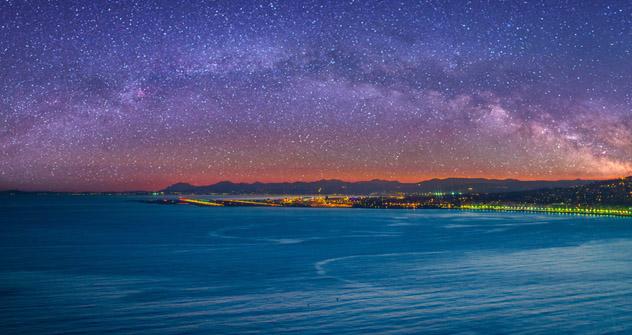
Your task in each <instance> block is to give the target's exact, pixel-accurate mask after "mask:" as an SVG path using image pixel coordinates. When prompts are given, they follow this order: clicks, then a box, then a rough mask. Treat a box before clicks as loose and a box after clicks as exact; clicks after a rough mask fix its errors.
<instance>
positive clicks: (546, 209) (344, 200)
mask: <svg viewBox="0 0 632 335" xmlns="http://www.w3.org/2000/svg"><path fill="white" fill-rule="evenodd" d="M393 199H396V198H392V199H382V200H383V201H381V202H379V203H372V202H363V200H364V198H358V199H350V198H348V197H341V198H334V199H325V200H323V199H317V200H314V199H309V200H305V199H302V200H296V199H292V200H288V199H280V200H270V199H264V200H259V199H256V200H255V199H239V200H236V199H230V200H228V199H222V200H219V199H217V200H207V199H191V198H178V199H162V200H155V201H146V202H147V203H154V204H165V205H178V204H184V205H194V206H202V207H285V208H347V209H349V208H365V209H414V210H416V209H453V210H461V211H488V212H523V213H547V214H570V215H589V216H617V217H632V208H627V209H626V208H606V207H560V206H557V207H556V206H542V205H540V206H536V205H527V204H523V205H487V204H454V203H438V204H433V205H428V204H419V203H410V202H393V201H392V200H393Z"/></svg>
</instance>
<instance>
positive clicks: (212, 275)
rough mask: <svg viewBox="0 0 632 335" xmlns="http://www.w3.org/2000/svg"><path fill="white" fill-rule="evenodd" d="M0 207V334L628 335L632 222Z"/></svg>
mask: <svg viewBox="0 0 632 335" xmlns="http://www.w3.org/2000/svg"><path fill="white" fill-rule="evenodd" d="M146 199H147V198H146V197H142V196H70V195H68V196H60V195H40V196H34V195H33V196H31V195H15V196H2V197H1V198H0V333H2V334H616V333H620V334H627V333H632V218H623V217H600V216H573V215H561V214H534V213H502V212H468V211H458V210H431V209H418V210H398V209H390V210H388V209H387V210H381V209H316V208H262V207H223V208H219V207H196V206H192V205H157V204H149V203H143V202H141V201H140V200H146Z"/></svg>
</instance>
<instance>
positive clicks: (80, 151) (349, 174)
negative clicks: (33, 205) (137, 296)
mask: <svg viewBox="0 0 632 335" xmlns="http://www.w3.org/2000/svg"><path fill="white" fill-rule="evenodd" d="M627 174H632V2H630V1H619V2H606V1H577V2H576V3H574V2H573V1H570V2H556V1H542V2H539V1H524V2H522V1H520V2H519V1H511V2H502V3H501V2H465V1H453V2H447V1H436V2H423V3H417V2H413V1H410V2H401V3H400V2H396V1H384V2H376V1H344V2H343V1H330V2H329V1H271V2H269V1H265V2H254V1H248V2H240V1H217V2H213V1H208V2H197V1H186V2H181V3H176V1H158V2H153V1H120V2H114V1H111V2H106V1H94V2H93V1H58V2H55V1H28V2H27V1H24V2H23V1H12V0H10V1H6V0H3V1H2V3H1V4H0V189H6V188H19V189H25V190H132V189H159V188H162V187H164V186H166V185H168V184H171V183H174V182H179V181H182V182H190V183H194V184H209V183H214V182H217V181H220V180H232V181H239V182H252V181H294V180H318V179H322V178H337V179H343V180H351V181H354V180H367V179H373V178H379V179H392V180H401V181H420V180H424V179H429V178H434V177H439V178H442V177H488V178H518V179H560V178H600V179H603V178H610V177H619V176H623V175H627Z"/></svg>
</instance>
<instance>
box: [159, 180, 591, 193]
mask: <svg viewBox="0 0 632 335" xmlns="http://www.w3.org/2000/svg"><path fill="white" fill-rule="evenodd" d="M594 182H595V181H594V180H558V181H544V180H542V181H523V180H515V179H502V180H501V179H483V178H448V179H432V180H427V181H422V182H418V183H401V182H398V181H385V180H371V181H359V182H345V181H341V180H335V179H332V180H319V181H314V182H285V183H233V182H229V181H223V182H219V183H216V184H212V185H206V186H195V185H191V184H187V183H177V184H173V185H171V186H169V187H167V188H165V189H164V190H162V192H165V193H184V194H294V195H296V194H350V195H366V194H394V193H406V194H413V193H428V192H463V193H502V192H521V191H531V190H539V189H552V188H568V187H575V186H582V185H587V184H590V183H594Z"/></svg>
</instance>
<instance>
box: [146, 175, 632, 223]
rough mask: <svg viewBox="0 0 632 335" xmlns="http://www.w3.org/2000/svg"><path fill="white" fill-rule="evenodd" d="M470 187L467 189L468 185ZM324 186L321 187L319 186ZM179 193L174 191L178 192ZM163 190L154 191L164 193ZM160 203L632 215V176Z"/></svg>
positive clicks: (166, 200) (184, 198) (211, 205)
mask: <svg viewBox="0 0 632 335" xmlns="http://www.w3.org/2000/svg"><path fill="white" fill-rule="evenodd" d="M470 189H471V188H470ZM319 190H321V191H322V189H319ZM176 193H177V192H176ZM162 194H164V192H161V193H160V194H157V195H162ZM148 202H150V203H158V204H190V205H197V206H209V207H234V206H261V207H309V208H375V209H454V210H471V211H507V212H534V213H557V214H581V215H611V216H632V177H627V178H621V179H616V180H611V181H605V182H595V183H589V184H586V185H583V186H575V187H569V188H555V189H537V190H531V191H519V192H506V193H473V192H460V191H457V192H454V191H452V192H427V193H418V194H399V195H390V196H389V195H371V196H349V195H335V194H333V195H312V196H286V197H269V198H264V199H247V197H246V196H244V198H242V199H222V198H221V197H220V198H217V197H216V198H214V199H203V198H190V197H178V198H177V199H159V200H150V201H148Z"/></svg>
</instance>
